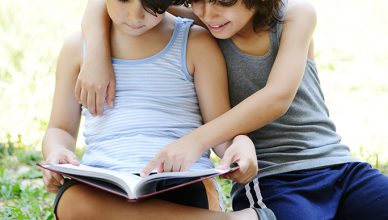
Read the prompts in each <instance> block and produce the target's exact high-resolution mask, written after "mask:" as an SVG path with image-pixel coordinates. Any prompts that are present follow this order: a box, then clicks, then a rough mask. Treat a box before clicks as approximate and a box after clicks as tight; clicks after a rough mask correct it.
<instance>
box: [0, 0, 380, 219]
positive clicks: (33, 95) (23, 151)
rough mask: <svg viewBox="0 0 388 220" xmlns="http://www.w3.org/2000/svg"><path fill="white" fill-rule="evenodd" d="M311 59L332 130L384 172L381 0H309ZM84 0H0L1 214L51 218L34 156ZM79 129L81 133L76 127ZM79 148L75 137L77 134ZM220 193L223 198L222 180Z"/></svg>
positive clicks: (37, 157) (49, 196) (38, 157)
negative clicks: (314, 16) (314, 22)
mask: <svg viewBox="0 0 388 220" xmlns="http://www.w3.org/2000/svg"><path fill="white" fill-rule="evenodd" d="M311 2H312V3H313V5H314V6H315V8H316V10H317V13H318V26H317V28H316V32H315V37H314V41H315V45H316V46H315V49H316V62H317V63H318V69H319V75H320V78H321V83H322V88H323V91H324V93H325V95H326V102H327V104H328V106H329V109H330V114H331V117H332V119H333V120H334V121H335V122H336V124H337V130H338V132H339V133H340V134H341V135H342V137H343V143H345V144H348V145H349V146H350V148H351V150H352V152H353V154H354V155H356V156H358V157H360V158H362V159H363V160H365V161H368V162H370V163H371V164H372V165H373V166H374V167H376V168H378V169H380V170H382V171H383V172H385V173H388V132H387V131H388V129H387V125H388V62H387V60H388V41H387V39H388V28H387V26H386V25H387V24H388V17H387V16H386V9H387V8H388V1H385V0H369V1H368V2H365V1H361V0H311ZM85 6H86V0H77V1H67V0H55V1H50V0H35V1H32V2H27V1H23V0H12V1H7V0H0V217H1V218H2V219H53V215H52V211H51V204H52V199H53V195H52V194H49V193H46V192H45V190H44V188H43V186H42V180H41V174H40V172H39V171H38V170H37V169H36V168H35V166H34V164H35V163H36V162H37V161H39V160H41V155H40V152H39V149H40V141H41V138H42V135H43V132H44V130H45V127H46V125H47V121H48V118H49V113H50V108H51V101H52V94H53V89H54V71H55V65H56V56H57V54H58V52H59V50H60V48H61V46H62V43H63V41H64V39H65V38H66V37H67V36H68V35H69V34H70V33H72V32H73V31H76V30H79V29H80V21H81V18H82V14H83V10H84V8H85ZM81 136H82V135H81ZM78 145H79V147H80V148H82V146H83V144H82V139H81V140H80V141H79V144H78ZM222 184H223V185H224V197H225V198H226V204H227V206H228V205H229V201H228V200H227V199H228V195H227V192H228V190H229V188H230V185H229V184H228V182H225V181H224V182H222Z"/></svg>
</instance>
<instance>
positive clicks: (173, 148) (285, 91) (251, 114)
mask: <svg viewBox="0 0 388 220" xmlns="http://www.w3.org/2000/svg"><path fill="white" fill-rule="evenodd" d="M90 2H91V4H95V3H92V2H94V1H90ZM240 3H241V1H239V2H238V3H236V4H235V5H234V6H232V7H221V6H220V5H217V4H212V3H208V2H203V1H200V2H197V3H193V5H192V8H193V12H195V15H196V16H197V17H198V18H199V19H200V20H201V21H202V23H203V24H205V25H206V26H207V27H209V30H210V31H211V33H212V34H213V35H214V36H215V37H219V38H230V39H232V41H233V42H234V44H235V45H236V46H237V47H238V48H239V49H240V50H241V51H243V52H245V53H248V54H251V55H256V56H260V55H264V54H266V53H267V52H268V50H269V42H270V41H269V33H268V32H267V31H262V32H259V33H256V32H254V31H253V29H252V20H251V17H250V16H251V12H250V10H249V9H247V8H244V7H243V5H241V4H240ZM174 11H175V12H176V13H179V10H178V9H176V8H174ZM100 12H101V11H100ZM103 13H104V12H103V10H102V14H103ZM183 14H185V15H187V14H188V11H187V10H185V11H184V13H183ZM99 16H100V17H101V15H99ZM190 16H191V15H189V17H190ZM241 20H244V21H247V22H245V23H244V22H240V21H241ZM285 21H286V22H285V23H284V24H283V31H282V37H281V40H280V48H279V51H278V54H277V57H276V59H275V62H274V64H273V68H272V70H271V72H270V76H269V78H268V81H267V84H266V86H265V87H264V88H262V89H261V90H258V91H257V92H256V93H254V94H253V95H251V96H250V97H248V98H247V99H245V100H244V101H242V102H241V103H239V104H238V105H237V106H235V107H234V108H232V109H231V110H229V111H228V112H226V113H225V114H223V115H221V116H219V117H217V118H216V119H214V120H212V121H210V122H209V123H206V124H205V125H203V126H201V127H200V128H198V129H196V130H194V131H193V132H191V133H190V134H188V135H187V136H185V137H183V138H181V139H179V140H177V141H175V142H173V143H172V144H170V145H168V146H166V147H165V148H164V149H162V150H161V152H160V153H159V154H158V155H157V156H156V157H155V158H154V159H153V160H152V161H151V162H150V164H149V165H148V166H147V167H146V168H145V171H144V172H145V173H148V172H149V171H150V170H152V168H153V167H160V166H161V165H162V164H164V162H165V161H173V163H174V164H176V165H174V166H182V164H186V163H187V162H189V161H190V160H187V159H186V158H185V157H180V156H182V155H184V153H185V152H183V151H182V150H180V149H181V147H180V146H190V149H194V148H197V149H202V151H203V150H204V149H206V148H207V146H215V145H217V144H220V143H222V142H223V141H225V140H228V139H231V138H232V137H234V136H235V135H237V134H244V133H249V132H251V131H254V130H257V129H260V128H262V127H263V126H265V125H267V124H268V123H270V122H272V121H274V120H276V119H278V118H279V117H281V116H282V115H284V114H285V113H286V112H287V110H288V108H289V106H290V104H291V102H292V100H293V99H294V97H295V94H296V91H297V89H298V87H299V85H300V82H301V79H302V78H303V74H304V69H305V65H306V60H307V58H309V59H313V58H314V57H313V42H312V35H313V32H314V29H315V25H316V14H315V10H314V9H313V7H312V6H311V4H310V3H308V2H307V1H302V0H294V1H292V0H290V1H289V3H288V5H287V10H286V14H285ZM223 24H227V25H226V26H225V27H224V28H222V30H219V29H220V28H219V26H220V25H223ZM89 27H91V26H89ZM91 29H93V28H91ZM97 29H98V28H97ZM101 29H104V28H100V29H99V31H101ZM85 32H87V31H85ZM100 40H101V39H99V40H96V42H99V41H100ZM101 41H102V42H103V41H106V39H105V40H101ZM97 51H100V50H97ZM99 59H102V57H100V58H98V59H97V60H99ZM85 68H86V67H85ZM86 72H87V71H85V73H86ZM89 74H90V75H89V78H91V77H92V76H93V77H99V75H100V74H102V75H106V74H107V72H105V73H100V72H98V73H93V74H92V73H90V72H89ZM108 74H110V73H109V72H108ZM103 89H104V88H103ZM92 92H93V91H92ZM94 104H95V103H94ZM210 134H211V135H210ZM176 158H179V159H176ZM249 211H251V210H249V209H246V210H243V211H242V212H241V213H239V214H247V216H249V215H250V214H252V213H251V212H249ZM241 216H242V215H241ZM250 217H251V219H254V218H255V217H253V215H251V216H250ZM241 219H244V217H241ZM247 219H249V218H247Z"/></svg>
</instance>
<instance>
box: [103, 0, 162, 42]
mask: <svg viewBox="0 0 388 220" xmlns="http://www.w3.org/2000/svg"><path fill="white" fill-rule="evenodd" d="M106 5H107V10H108V14H109V17H110V18H111V20H112V23H113V25H115V27H117V28H118V29H120V30H121V31H123V32H124V33H127V34H129V35H131V36H140V35H142V34H144V33H146V32H147V31H149V30H151V29H152V28H154V27H155V26H157V25H158V24H159V23H160V22H161V21H162V19H163V14H156V16H154V15H152V14H150V13H148V12H147V11H146V10H145V9H144V8H143V5H142V3H141V1H140V0H107V1H106Z"/></svg>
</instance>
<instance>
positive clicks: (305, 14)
mask: <svg viewBox="0 0 388 220" xmlns="http://www.w3.org/2000/svg"><path fill="white" fill-rule="evenodd" d="M316 20H317V14H316V11H315V8H314V6H313V5H312V4H311V3H310V2H309V1H307V0H290V1H289V3H288V5H287V10H286V14H285V21H286V23H287V22H288V21H289V22H292V23H297V24H299V25H303V26H305V27H315V25H316Z"/></svg>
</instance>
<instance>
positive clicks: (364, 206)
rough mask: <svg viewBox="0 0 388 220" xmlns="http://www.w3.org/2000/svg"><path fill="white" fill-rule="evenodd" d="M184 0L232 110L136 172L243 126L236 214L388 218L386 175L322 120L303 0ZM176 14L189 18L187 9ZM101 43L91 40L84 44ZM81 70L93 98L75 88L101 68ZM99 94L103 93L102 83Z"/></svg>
mask: <svg viewBox="0 0 388 220" xmlns="http://www.w3.org/2000/svg"><path fill="white" fill-rule="evenodd" d="M189 3H191V6H192V12H193V13H194V14H195V15H196V16H197V17H198V18H199V19H200V20H201V22H202V23H203V24H204V25H206V27H207V28H208V29H209V31H210V32H211V33H212V35H213V36H214V37H216V38H218V43H219V45H220V46H221V49H222V51H223V54H224V57H225V59H226V63H227V67H228V79H229V91H230V100H231V104H232V106H233V108H232V109H231V110H230V111H228V112H227V113H225V114H223V115H222V116H220V117H218V118H216V119H214V120H212V121H211V122H209V123H207V124H205V125H203V126H201V127H200V128H198V129H196V130H194V131H192V132H191V133H190V134H188V135H187V136H185V137H184V138H182V139H179V140H177V141H175V142H174V143H172V144H170V145H168V146H167V147H165V148H164V149H163V150H162V151H161V152H160V153H159V154H158V155H157V156H156V157H155V158H154V159H153V160H152V161H151V163H150V164H148V165H147V167H146V168H145V171H144V172H145V173H146V174H147V173H148V172H149V171H150V170H152V169H153V168H154V167H158V166H160V165H162V164H164V163H165V162H166V161H173V162H171V163H174V164H177V165H176V166H187V165H185V163H186V162H185V160H183V159H181V160H176V159H174V155H175V153H176V154H179V150H177V149H179V148H180V147H181V146H190V147H189V149H190V150H194V149H198V148H199V149H203V148H204V146H211V145H215V144H218V143H221V142H222V141H223V140H226V139H228V138H230V137H232V136H233V135H236V134H240V133H249V136H250V137H251V139H252V140H253V142H254V144H255V147H256V154H257V161H258V164H259V168H260V171H259V172H258V174H257V177H256V178H255V179H253V180H252V181H251V182H250V183H248V184H245V185H240V184H235V185H234V187H233V208H234V210H242V211H240V212H238V214H241V215H240V216H244V217H246V219H253V218H249V217H248V214H252V212H249V209H247V208H250V207H251V208H255V210H256V211H257V215H258V218H259V219H274V218H275V216H276V218H277V219H298V220H299V219H306V220H311V219H367V218H372V219H388V212H386V211H385V208H384V207H386V206H387V205H388V177H386V176H385V175H383V174H381V173H380V172H379V171H377V170H375V169H372V168H371V167H370V165H369V164H366V163H362V162H359V160H358V159H356V158H354V157H352V156H351V154H350V151H349V148H348V147H347V146H345V145H343V144H341V143H340V140H341V138H340V136H339V135H338V134H337V133H336V131H335V126H334V124H333V122H332V121H331V120H330V119H329V113H328V110H327V108H326V105H325V103H324V97H323V94H322V91H321V88H320V82H319V79H318V75H317V69H316V66H315V62H314V56H313V54H314V53H313V52H314V51H313V41H312V36H313V32H314V28H315V24H316V15H315V11H314V9H313V8H312V7H311V5H310V4H309V3H308V2H306V1H301V0H294V1H288V2H287V1H280V0H263V1H257V0H193V1H189ZM100 11H101V10H100ZM174 12H175V13H185V14H186V15H189V16H191V15H190V10H184V11H183V12H182V10H180V9H177V10H174ZM101 14H102V13H101ZM91 17H92V16H91ZM99 17H102V16H101V15H99ZM88 20H89V19H88V16H86V19H85V25H84V27H86V28H85V29H86V31H85V33H86V36H88V35H90V33H93V32H96V30H98V31H101V29H99V28H98V27H96V26H94V27H93V28H92V27H91V26H93V25H89V24H88ZM89 23H90V22H89ZM88 28H91V29H95V30H94V31H89V30H88ZM88 32H89V33H88ZM104 41H106V39H105V40H103V39H95V42H94V43H93V42H91V44H92V45H97V44H96V43H100V42H104ZM104 44H106V43H103V45H104ZM93 48H97V47H96V46H94V47H93ZM96 51H98V52H99V51H101V49H97V50H96ZM104 56H107V54H105V55H104ZM100 59H103V57H97V59H96V60H94V62H96V61H97V60H100ZM90 62H91V61H90ZM88 68H90V67H87V66H85V69H84V70H83V71H84V75H83V76H82V77H83V78H82V79H81V81H80V82H79V87H78V88H77V90H82V91H84V92H87V93H89V92H92V95H93V91H91V90H90V89H89V88H93V85H92V86H90V87H89V88H88V87H85V86H83V85H84V84H85V82H87V81H86V80H85V79H89V78H91V77H95V78H97V79H95V80H96V81H99V79H100V78H103V77H106V75H109V72H108V73H106V72H104V73H102V72H98V71H97V72H91V71H89V70H88ZM100 75H101V76H100ZM102 76H103V77H102ZM82 80H85V81H82ZM100 83H106V84H107V83H109V81H104V82H100ZM81 87H82V88H81ZM98 91H99V93H100V94H101V93H104V94H105V92H104V91H106V88H103V89H102V91H101V90H98ZM111 96H112V95H111V94H109V95H108V97H111ZM82 100H83V99H82V98H81V101H82ZM108 101H110V100H108ZM90 106H91V107H93V106H95V103H90ZM97 108H99V107H98V105H97ZM172 152H175V153H172ZM187 157H191V156H190V155H188V156H187ZM187 160H188V159H186V161H187ZM190 160H193V159H190ZM182 164H183V165H182ZM167 170H168V169H167ZM259 182H260V183H259ZM266 207H268V208H270V209H271V210H272V211H273V213H274V214H275V216H273V215H271V214H272V213H270V212H267V211H268V210H267V209H265V208H266ZM374 213H376V214H374ZM372 216H373V217H372ZM241 219H243V217H241ZM256 219H257V217H256Z"/></svg>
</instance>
